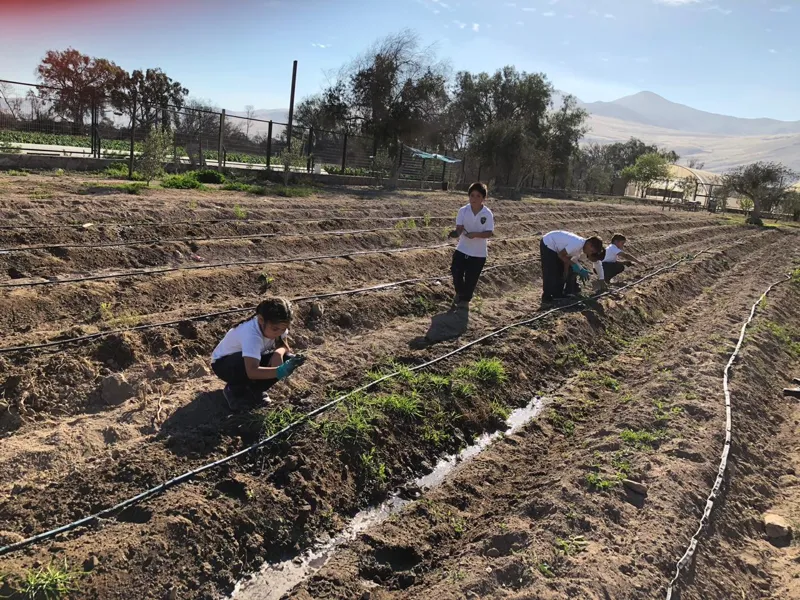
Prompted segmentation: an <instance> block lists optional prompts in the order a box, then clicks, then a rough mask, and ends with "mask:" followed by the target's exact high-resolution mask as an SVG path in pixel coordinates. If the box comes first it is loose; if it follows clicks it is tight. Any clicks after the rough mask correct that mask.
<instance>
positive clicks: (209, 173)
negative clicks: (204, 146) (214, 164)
mask: <svg viewBox="0 0 800 600" xmlns="http://www.w3.org/2000/svg"><path fill="white" fill-rule="evenodd" d="M194 178H195V179H197V181H199V182H200V183H217V184H220V183H225V175H223V174H222V173H220V172H219V171H214V170H212V169H203V170H202V171H195V173H194Z"/></svg>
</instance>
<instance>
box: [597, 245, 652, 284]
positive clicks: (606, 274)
mask: <svg viewBox="0 0 800 600" xmlns="http://www.w3.org/2000/svg"><path fill="white" fill-rule="evenodd" d="M627 241H628V239H627V238H626V237H625V236H624V235H622V234H621V233H615V234H614V236H613V237H612V238H611V244H609V246H608V248H606V257H605V258H604V259H603V262H602V263H600V265H601V267H600V269H598V268H596V267H595V273H597V276H598V277H600V278H601V279H602V280H603V281H604V282H605V283H611V280H612V279H613V278H614V277H616V276H617V275H619V274H620V273H622V272H623V271H624V270H625V267H629V266H631V264H637V265H640V264H642V263H641V261H640V260H639V259H637V258H636V257H635V256H633V255H632V254H630V253H628V252H625V242H627ZM620 258H621V259H622V260H619V259H620Z"/></svg>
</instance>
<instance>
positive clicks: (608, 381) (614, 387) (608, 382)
mask: <svg viewBox="0 0 800 600" xmlns="http://www.w3.org/2000/svg"><path fill="white" fill-rule="evenodd" d="M600 383H601V384H602V385H603V387H605V388H608V389H609V390H611V391H612V392H618V391H619V387H620V386H619V381H617V380H616V379H614V378H613V377H610V376H608V375H606V376H605V377H603V378H602V379H601V380H600Z"/></svg>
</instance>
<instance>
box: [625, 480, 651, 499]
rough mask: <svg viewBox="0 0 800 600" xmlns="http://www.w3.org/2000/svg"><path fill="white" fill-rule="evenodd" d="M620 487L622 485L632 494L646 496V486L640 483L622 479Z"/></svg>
mask: <svg viewBox="0 0 800 600" xmlns="http://www.w3.org/2000/svg"><path fill="white" fill-rule="evenodd" d="M622 485H624V486H625V487H626V488H628V489H629V490H630V491H632V492H636V493H637V494H641V495H642V496H647V484H644V483H640V482H638V481H633V480H631V479H623V480H622Z"/></svg>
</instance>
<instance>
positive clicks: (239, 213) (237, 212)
mask: <svg viewBox="0 0 800 600" xmlns="http://www.w3.org/2000/svg"><path fill="white" fill-rule="evenodd" d="M233 216H234V217H236V218H237V219H246V218H247V211H246V210H245V209H244V208H242V207H241V206H239V205H238V204H234V205H233Z"/></svg>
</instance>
